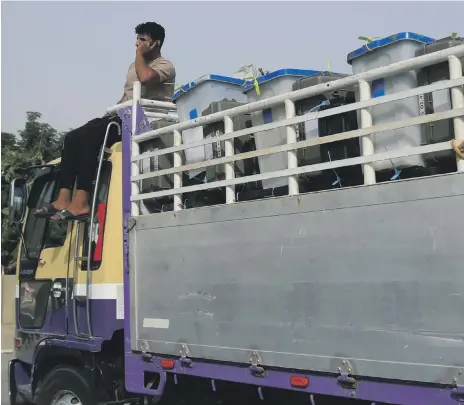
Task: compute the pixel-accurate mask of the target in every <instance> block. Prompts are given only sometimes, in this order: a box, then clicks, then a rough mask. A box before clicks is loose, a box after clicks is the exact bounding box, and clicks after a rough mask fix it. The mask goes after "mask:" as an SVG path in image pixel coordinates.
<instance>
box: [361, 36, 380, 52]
mask: <svg viewBox="0 0 464 405" xmlns="http://www.w3.org/2000/svg"><path fill="white" fill-rule="evenodd" d="M380 38H382V37H365V36H360V37H358V39H360V40H361V41H366V44H365V45H366V48H367V50H368V51H370V50H371V49H369V44H370V43H371V42H372V41H373V40H374V39H380Z"/></svg>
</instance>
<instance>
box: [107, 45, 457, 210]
mask: <svg viewBox="0 0 464 405" xmlns="http://www.w3.org/2000/svg"><path fill="white" fill-rule="evenodd" d="M463 55H464V45H460V46H456V47H453V48H449V49H446V50H443V51H439V52H435V53H432V54H429V55H424V56H420V57H416V58H414V59H410V60H406V61H404V62H399V63H395V64H393V65H390V66H385V67H382V68H379V69H375V70H372V71H369V72H365V73H362V74H359V75H355V76H351V77H347V78H344V79H340V80H336V81H333V82H330V83H327V84H320V85H317V86H313V87H310V88H307V89H303V90H297V91H293V92H291V93H287V94H283V95H280V96H275V97H271V98H268V99H265V100H263V101H258V102H254V103H251V104H247V105H244V106H240V107H236V108H232V109H229V110H226V111H221V112H218V113H214V114H210V115H207V116H204V117H200V118H197V119H195V120H191V121H187V122H182V123H178V124H174V125H171V126H168V127H165V128H161V129H157V130H154V131H149V132H146V133H144V134H141V135H139V136H136V137H134V138H133V139H132V161H133V165H132V178H131V180H132V182H133V183H132V184H133V189H132V195H131V200H132V201H133V204H132V215H133V216H137V215H139V214H140V210H139V206H138V203H137V202H138V201H143V200H146V199H152V198H159V197H166V196H174V210H175V211H179V210H182V209H183V204H182V193H185V192H192V191H198V190H208V189H213V188H217V187H226V203H227V204H231V203H234V202H235V200H236V199H235V186H236V185H238V184H243V183H247V182H254V181H260V180H267V179H273V178H278V177H288V187H289V188H288V189H289V195H297V194H299V187H298V181H297V176H298V175H300V174H305V173H310V172H316V171H320V170H326V169H336V168H339V167H344V166H350V165H359V164H361V165H362V167H363V173H364V184H365V185H371V184H374V183H376V176H375V171H374V168H373V166H372V163H373V162H375V161H379V160H387V159H394V158H399V157H406V156H413V155H420V154H426V153H433V152H439V151H445V150H450V149H452V148H453V147H454V148H455V149H456V152H457V153H458V150H457V147H458V145H460V144H461V143H462V142H464V118H463V112H464V94H463V84H464V79H463V76H462V59H461V58H462V57H463ZM446 61H448V62H449V70H450V80H445V81H440V82H436V83H433V84H430V85H427V86H422V87H417V88H415V89H411V90H406V91H402V92H397V93H394V94H390V95H386V96H382V97H378V98H374V99H372V98H371V82H372V81H373V80H376V79H380V78H385V77H390V76H394V75H396V74H399V73H403V72H408V71H411V70H416V69H419V68H422V67H425V66H431V65H434V64H438V63H441V62H446ZM354 86H358V87H359V95H360V101H359V102H356V103H353V104H349V105H345V106H342V107H337V108H332V109H329V110H327V111H323V112H319V113H317V112H315V113H308V114H305V115H302V116H296V112H295V101H298V100H302V99H305V98H308V97H311V96H315V95H319V94H323V93H325V92H328V91H334V90H340V89H343V88H350V87H354ZM444 89H451V100H452V110H450V111H445V112H439V113H435V114H429V115H421V116H418V117H415V118H412V119H408V120H404V121H399V122H398V121H397V122H395V121H392V122H391V123H387V124H382V125H378V126H372V116H371V111H370V107H373V106H377V105H380V104H385V103H390V102H392V101H397V100H402V99H405V98H409V97H417V96H420V95H422V94H425V93H431V92H435V91H439V90H444ZM133 94H134V99H133V101H132V105H133V111H134V112H135V111H136V108H135V106H136V105H137V104H139V103H140V104H141V105H142V106H143V107H157V108H162V109H167V110H172V109H174V108H175V106H174V104H172V103H165V102H158V101H152V100H145V99H141V97H140V94H141V93H140V83H139V82H136V83H135V84H134V93H133ZM130 103H131V102H127V103H124V104H121V105H117V106H114V107H111V108H109V109H108V111H115V110H117V109H118V108H121V107H123V106H127V105H130ZM282 103H284V104H285V111H286V119H285V120H282V121H276V122H272V123H270V124H265V125H260V126H257V127H252V128H247V129H244V130H240V131H235V132H234V131H233V123H232V118H233V117H234V116H237V115H240V114H244V113H251V112H255V111H259V110H263V109H267V108H270V107H273V106H276V105H278V104H282ZM354 110H360V117H361V125H360V126H361V128H360V129H358V130H355V131H349V132H344V133H339V134H334V135H331V136H327V137H324V138H319V139H316V140H305V141H299V142H297V137H296V130H295V126H296V124H299V123H302V122H306V121H310V120H314V119H321V118H325V117H330V116H333V115H337V114H341V113H346V112H348V111H354ZM148 116H150V117H156V118H165V119H168V120H172V118H170V116H169V114H160V113H148ZM445 119H453V121H454V134H455V142H454V143H451V144H450V143H449V142H442V143H438V144H430V145H424V146H420V147H416V148H410V149H406V150H404V149H403V150H394V151H389V152H385V153H377V154H374V143H373V139H372V134H376V135H377V136H379V135H380V136H381V135H382V133H384V132H386V131H390V130H394V129H399V128H405V127H409V126H414V125H420V124H426V123H432V122H435V121H439V120H445ZM132 120H133V130H135V123H136V121H137V117H136V114H135V113H134V114H133V115H132ZM220 120H223V121H224V128H225V131H224V132H225V133H224V135H221V136H219V137H216V138H209V139H204V140H201V141H196V142H193V143H189V144H182V135H181V133H182V131H185V130H187V129H191V128H196V127H201V126H205V125H206V124H210V123H213V122H217V121H220ZM285 126H286V127H287V145H281V146H276V147H272V148H267V149H261V150H257V151H254V152H247V153H241V154H239V155H234V146H233V141H234V138H236V137H239V136H244V135H248V134H253V133H256V132H260V131H265V130H270V129H275V128H281V127H285ZM165 134H173V137H174V146H173V147H170V148H166V149H161V150H156V151H153V152H147V153H143V154H139V144H140V143H143V142H145V141H148V140H150V139H154V138H157V137H160V136H162V135H165ZM351 138H361V139H362V156H360V157H357V158H351V159H343V160H338V161H334V162H329V163H321V164H315V165H308V166H303V167H298V162H297V149H300V148H307V147H310V146H314V145H320V144H324V143H329V142H336V141H341V140H346V139H351ZM219 141H224V142H225V157H223V158H219V159H213V160H209V161H203V162H198V163H194V164H188V165H184V164H183V162H182V152H183V151H185V150H186V149H189V148H194V147H199V146H206V145H209V144H212V143H214V142H219ZM278 152H287V157H288V168H287V169H286V170H280V171H275V172H268V173H261V174H258V175H253V176H245V177H240V178H234V177H235V176H234V162H236V161H239V160H243V159H248V158H252V157H258V156H264V155H269V154H273V153H278ZM168 154H172V155H173V157H174V167H173V168H170V169H166V170H159V171H153V172H151V173H144V174H140V169H139V163H140V161H142V160H144V159H147V158H152V157H159V156H162V155H168ZM218 164H225V167H226V170H225V173H226V179H225V180H223V181H216V182H211V183H206V184H200V185H195V186H189V187H182V172H185V171H189V170H195V169H201V168H207V167H210V166H215V165H218ZM458 171H459V172H463V171H464V160H462V159H459V161H458ZM169 174H173V175H174V187H173V188H172V189H171V190H163V191H156V192H150V193H145V194H140V193H139V185H138V183H139V182H140V181H141V180H143V179H148V178H153V177H161V176H166V175H169Z"/></svg>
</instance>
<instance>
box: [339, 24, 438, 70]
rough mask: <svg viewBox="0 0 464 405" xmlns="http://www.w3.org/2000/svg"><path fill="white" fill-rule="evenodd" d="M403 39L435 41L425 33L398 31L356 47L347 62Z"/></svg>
mask: <svg viewBox="0 0 464 405" xmlns="http://www.w3.org/2000/svg"><path fill="white" fill-rule="evenodd" d="M405 40H407V41H414V42H418V43H420V44H424V45H426V44H430V43H432V42H435V39H433V38H429V37H426V36H425V35H420V34H415V33H414V32H400V33H398V34H395V35H391V36H389V37H385V38H379V39H376V40H373V41H371V42H369V43H367V44H366V45H364V46H362V47H361V48H358V49H356V50H355V51H353V52H350V53H349V54H348V56H347V58H346V59H347V62H348V63H349V64H351V61H352V60H353V59H355V58H358V57H360V56H362V55H364V54H366V53H368V52H372V51H374V50H376V49H378V48H382V47H384V46H387V45H391V44H394V43H395V42H398V41H405Z"/></svg>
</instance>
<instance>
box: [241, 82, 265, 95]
mask: <svg viewBox="0 0 464 405" xmlns="http://www.w3.org/2000/svg"><path fill="white" fill-rule="evenodd" d="M243 80H245V83H243V86H245V85H246V84H247V83H248V82H251V81H252V80H253V86H254V87H255V91H256V95H258V96H259V95H260V94H261V91H260V90H259V83H258V79H257V78H256V77H245V78H244V79H243Z"/></svg>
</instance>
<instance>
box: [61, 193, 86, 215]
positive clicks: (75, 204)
mask: <svg viewBox="0 0 464 405" xmlns="http://www.w3.org/2000/svg"><path fill="white" fill-rule="evenodd" d="M66 209H67V210H68V211H69V212H70V213H71V214H73V215H74V216H76V215H85V214H90V206H89V193H87V192H85V191H84V190H77V191H76V194H75V195H74V198H73V199H72V201H71V204H69V205H68V206H67V207H66Z"/></svg>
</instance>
